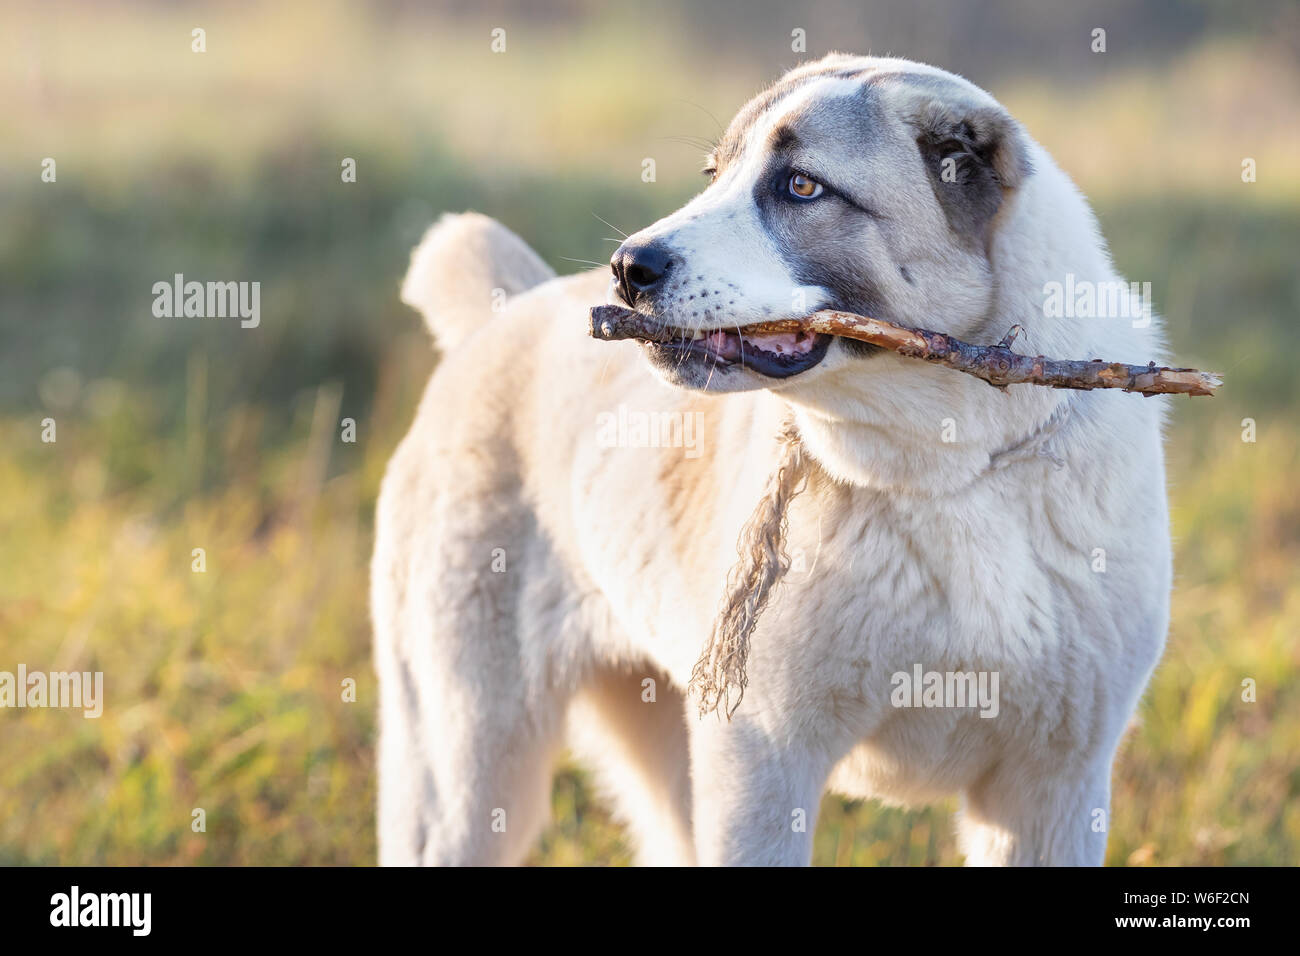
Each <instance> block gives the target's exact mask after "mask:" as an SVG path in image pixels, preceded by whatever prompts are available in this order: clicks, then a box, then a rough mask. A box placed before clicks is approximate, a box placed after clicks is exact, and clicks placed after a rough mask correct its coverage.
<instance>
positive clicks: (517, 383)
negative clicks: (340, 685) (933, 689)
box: [372, 144, 1171, 864]
mask: <svg viewBox="0 0 1300 956" xmlns="http://www.w3.org/2000/svg"><path fill="white" fill-rule="evenodd" d="M1029 149H1030V153H1031V161H1032V163H1033V166H1034V173H1033V175H1031V176H1030V177H1028V179H1027V180H1026V181H1025V183H1024V185H1023V186H1022V187H1021V188H1020V189H1019V190H1018V191H1017V192H1016V193H1015V195H1014V196H1013V197H1012V198H1011V199H1010V205H1009V207H1008V208H1007V209H1005V210H1004V211H1003V213H1002V214H1001V216H1000V222H999V226H998V232H997V236H996V240H995V242H996V247H995V250H994V255H993V258H994V260H995V261H996V262H997V263H999V266H998V272H997V275H996V291H995V293H994V295H995V301H994V305H993V307H994V314H995V316H996V317H997V318H999V319H1000V320H1001V323H1002V324H1003V325H1004V326H1005V327H1007V328H1009V327H1010V326H1011V325H1012V324H1015V323H1019V324H1021V325H1023V326H1024V327H1025V329H1026V337H1025V338H1024V339H1022V340H1021V341H1020V342H1019V343H1018V347H1019V348H1022V349H1026V350H1029V351H1033V352H1042V353H1044V354H1048V355H1054V356H1057V357H1064V358H1075V357H1092V356H1099V357H1105V358H1109V359H1119V360H1125V361H1131V362H1145V361H1147V360H1149V359H1152V358H1158V357H1159V354H1160V342H1159V339H1158V333H1157V332H1156V331H1155V326H1154V324H1153V325H1152V327H1150V328H1134V327H1132V325H1131V324H1130V323H1128V322H1126V321H1124V320H1119V319H1096V320H1088V321H1066V320H1045V319H1044V318H1043V317H1042V307H1041V303H1042V283H1043V281H1044V276H1054V275H1062V276H1063V275H1064V274H1065V273H1068V272H1072V273H1074V274H1075V275H1076V276H1078V277H1080V278H1088V279H1092V280H1095V281H1110V280H1113V279H1116V278H1118V277H1117V276H1116V274H1115V272H1114V270H1113V268H1112V266H1111V263H1110V260H1109V257H1108V255H1107V253H1106V250H1105V246H1104V243H1103V242H1102V240H1101V238H1100V236H1099V234H1098V232H1097V228H1096V224H1095V222H1094V219H1093V217H1092V214H1091V212H1090V211H1089V210H1088V208H1087V205H1086V203H1085V202H1084V201H1083V199H1082V197H1081V196H1080V195H1079V194H1078V192H1077V190H1076V189H1075V188H1074V187H1073V185H1072V184H1071V183H1070V181H1069V180H1068V178H1067V177H1066V176H1065V175H1064V174H1063V173H1062V172H1061V171H1060V170H1059V169H1058V168H1057V167H1056V165H1055V164H1054V163H1053V162H1052V160H1051V158H1050V157H1048V156H1047V155H1046V153H1045V152H1043V151H1042V150H1041V149H1040V148H1039V147H1037V146H1036V145H1033V144H1030V146H1029ZM706 195H708V194H707V193H706ZM713 201H715V200H713V199H711V200H710V202H713ZM716 201H721V199H718V200H716ZM686 208H687V209H691V208H692V207H690V206H688V207H686ZM746 237H749V238H752V236H751V235H750V233H748V232H745V231H743V230H742V231H739V232H738V233H737V241H738V242H744V241H746ZM470 240H472V243H471V244H473V245H474V246H475V247H476V248H480V249H486V250H488V251H487V253H486V258H485V259H482V260H480V261H479V262H478V265H479V266H480V267H481V268H480V269H479V272H478V273H476V275H477V278H476V279H475V281H474V283H473V284H465V283H460V284H454V283H455V282H456V280H455V279H454V278H452V277H450V275H449V273H448V272H446V271H444V272H442V273H437V274H438V275H440V276H441V277H442V278H440V279H439V280H438V281H437V282H433V283H430V282H429V281H427V280H428V275H426V274H425V273H427V272H429V271H430V270H432V271H433V272H435V273H436V272H437V270H438V269H440V268H444V266H440V265H439V263H440V261H441V260H440V258H439V256H437V255H426V256H423V257H421V255H420V254H418V253H417V257H416V259H415V264H414V266H413V270H412V275H411V277H409V278H408V280H407V287H408V289H417V290H418V289H419V288H421V287H422V282H423V287H424V288H429V287H430V286H432V287H433V288H434V290H435V291H436V293H437V295H439V296H441V297H443V299H446V298H447V297H448V296H453V297H460V299H461V300H463V301H465V302H482V303H483V307H482V308H481V309H479V319H478V321H479V322H481V327H480V328H477V329H471V328H469V327H468V326H467V325H465V324H463V323H462V324H460V325H458V326H457V329H458V331H457V334H456V336H455V337H456V338H459V339H461V340H463V342H462V344H461V345H460V346H459V347H457V348H453V349H451V350H450V351H449V353H448V354H447V355H446V357H445V358H444V360H443V361H442V363H441V364H440V366H439V368H438V370H437V372H436V373H435V374H434V376H433V378H432V380H431V381H430V383H429V387H428V390H427V392H426V394H425V396H424V400H423V402H422V403H421V406H420V409H419V412H418V415H417V417H416V420H415V423H414V425H413V426H412V428H411V431H410V433H409V435H408V436H407V438H406V439H405V441H404V442H403V443H402V445H401V446H400V447H399V449H398V450H397V452H396V453H395V455H394V457H393V460H392V463H391V465H390V467H389V470H388V474H387V476H386V477H385V480H384V484H383V490H382V494H381V497H380V503H379V509H378V522H377V533H376V545H375V555H374V563H373V574H372V605H373V618H374V624H375V661H376V666H377V668H378V672H379V676H380V679H381V688H382V714H381V722H382V735H381V743H380V767H379V773H380V805H379V837H380V860H381V862H382V863H385V864H413V863H425V864H470V863H518V862H520V861H521V860H522V859H523V858H524V857H525V856H526V854H527V853H528V852H529V851H530V849H531V848H532V846H533V844H534V842H535V839H536V837H537V834H538V832H539V830H540V828H541V827H542V825H543V824H544V823H545V821H546V819H547V813H548V807H549V802H548V801H549V790H550V779H551V769H552V763H553V760H554V759H555V757H556V755H557V754H558V752H559V751H560V749H561V748H562V747H563V746H564V745H566V744H568V745H569V746H571V747H572V748H573V749H574V751H575V753H577V755H578V756H579V758H580V759H581V760H582V761H583V762H584V763H585V764H586V765H587V766H588V767H590V769H591V770H592V771H593V773H594V774H595V775H596V778H597V780H598V781H599V782H600V783H601V785H602V787H603V788H604V789H605V790H606V792H607V793H608V794H609V795H610V796H611V798H612V799H613V801H614V805H615V807H616V809H617V810H618V812H619V813H620V815H621V816H622V817H623V818H624V819H626V820H627V821H628V823H629V826H630V830H631V833H632V835H633V837H634V838H635V839H636V841H637V843H638V846H639V853H640V858H641V859H642V861H643V862H655V863H701V864H806V863H808V862H809V860H810V858H811V853H812V835H813V829H814V827H815V823H816V814H817V807H818V804H819V801H820V799H821V796H822V793H823V791H824V790H826V789H827V787H828V786H829V787H831V788H833V789H835V790H837V791H838V792H841V793H845V794H850V795H859V796H872V797H878V798H881V799H884V800H886V801H889V802H893V803H905V804H916V803H923V802H926V801H931V800H935V799H939V798H942V797H944V796H946V795H950V794H960V795H961V797H962V812H961V815H960V823H959V826H960V840H961V846H962V848H963V850H964V852H965V853H966V855H967V860H968V862H971V863H977V864H1098V863H1100V862H1101V860H1102V858H1103V855H1104V851H1105V845H1106V832H1105V829H1106V828H1108V826H1109V819H1108V815H1109V813H1110V809H1109V783H1110V770H1111V764H1112V761H1113V759H1114V756H1115V752H1116V748H1117V746H1118V744H1119V742H1120V738H1121V736H1122V734H1123V732H1124V729H1125V727H1126V725H1127V723H1128V721H1129V719H1130V717H1131V715H1132V713H1133V711H1134V708H1135V706H1136V704H1137V700H1138V697H1139V695H1140V694H1141V692H1142V689H1143V687H1144V686H1145V683H1146V680H1147V678H1148V676H1149V674H1150V672H1151V670H1152V668H1153V667H1154V665H1155V663H1156V661H1157V659H1158V658H1159V655H1160V652H1161V649H1162V646H1163V642H1164V636H1165V630H1166V626H1167V620H1168V598H1169V589H1170V576H1171V567H1170V551H1169V532H1168V519H1167V508H1166V502H1165V488H1164V468H1163V461H1162V450H1161V421H1162V413H1163V408H1164V403H1165V401H1166V400H1165V399H1159V398H1158V399H1148V398H1142V397H1139V396H1136V395H1129V394H1123V393H1119V392H1078V393H1075V392H1056V391H1052V390H1048V389H1040V388H1036V387H1032V386H1013V387H1012V388H1011V389H1010V390H1009V391H1007V392H1005V393H1003V392H1000V391H997V390H995V389H992V388H990V387H989V386H988V385H986V384H984V383H983V382H980V381H977V380H975V379H974V378H972V377H969V376H965V375H961V374H959V373H956V372H952V371H950V370H946V369H941V368H935V367H931V366H928V365H925V364H923V363H920V362H917V361H915V360H909V359H904V358H900V357H898V356H896V355H893V354H884V355H879V356H875V357H873V358H871V359H870V360H866V361H861V360H860V361H858V362H857V363H856V364H855V363H852V362H841V363H838V364H832V363H829V360H828V363H827V364H828V368H827V369H825V370H822V369H821V368H820V367H819V368H818V369H814V370H812V372H810V373H807V382H806V383H801V384H795V383H799V382H800V380H801V379H803V378H804V377H805V376H798V377H797V378H796V379H795V380H792V383H791V384H790V386H789V387H786V388H783V389H782V390H781V391H779V392H773V391H770V390H756V391H746V392H741V393H736V394H729V395H725V396H718V395H711V394H700V393H696V392H688V391H684V390H678V389H672V388H669V387H668V386H666V385H664V384H663V383H662V382H660V381H659V380H658V379H656V378H655V377H654V376H653V375H652V374H651V373H650V371H649V370H648V369H647V367H646V365H645V363H644V361H643V360H642V358H641V356H640V354H639V347H638V346H637V345H635V344H633V343H630V342H627V343H618V344H610V343H601V342H594V341H591V340H589V339H588V338H587V337H586V334H585V330H586V311H587V309H588V307H590V306H591V305H593V304H596V303H598V302H599V301H601V300H602V299H603V297H604V295H605V292H606V285H607V277H606V274H605V273H604V272H603V271H601V270H597V271H595V272H591V273H587V274H583V275H578V276H572V277H567V278H562V279H555V280H552V281H548V282H545V283H544V284H542V285H539V286H536V287H535V288H532V289H531V290H530V291H527V292H522V293H521V294H519V295H517V296H514V297H513V298H512V299H511V300H510V304H509V307H508V308H507V309H506V310H505V312H504V313H503V314H501V315H492V314H491V312H490V311H489V309H488V308H487V306H486V302H487V298H486V297H487V296H488V292H489V287H486V286H485V285H484V283H485V282H491V283H494V284H500V283H502V282H505V281H506V279H504V278H503V277H502V276H501V275H500V273H501V272H502V271H507V272H508V271H514V266H513V265H509V266H506V265H499V263H498V260H497V259H496V258H495V256H496V252H495V251H494V250H497V249H500V250H502V252H501V259H500V263H501V264H510V263H516V262H517V259H514V258H512V256H515V254H516V253H517V246H516V243H518V240H517V239H515V237H514V236H513V235H512V234H510V233H508V232H507V231H506V230H505V229H503V228H502V227H500V226H498V225H496V224H494V223H491V222H490V221H489V220H484V219H482V218H481V217H474V218H468V217H461V218H457V217H450V218H448V219H447V220H445V221H444V222H443V223H442V224H441V225H440V226H439V227H438V229H437V230H436V231H435V232H434V233H433V234H431V235H430V236H429V237H428V238H426V240H425V246H426V247H431V246H432V245H433V244H438V243H441V244H442V245H441V248H443V249H459V248H464V247H465V246H466V241H470ZM756 241H757V240H756ZM512 250H514V251H512ZM751 251H752V252H753V255H754V256H755V261H760V260H761V257H762V256H766V255H767V252H766V251H765V250H764V249H763V248H762V243H761V242H758V244H757V246H755V247H754V249H753V250H751ZM725 265H726V264H725V262H723V261H722V260H721V259H719V260H717V261H712V260H711V265H710V267H711V268H714V269H723V268H725ZM539 279H540V275H539V274H537V273H533V274H530V275H529V278H528V281H527V282H523V283H520V284H522V285H527V284H531V283H532V282H536V281H538V280H539ZM755 286H756V287H757V283H755ZM786 288H788V285H787V287H786ZM431 294H432V293H431ZM954 294H960V289H958V290H956V292H955V293H954ZM764 295H767V293H764ZM413 297H414V298H415V299H416V300H417V304H419V305H420V306H421V307H422V308H425V309H426V311H435V312H436V309H434V308H433V307H432V306H431V305H430V300H428V299H426V300H424V301H420V299H419V294H418V292H417V293H414V294H413ZM476 297H477V298H476ZM760 298H762V297H761V296H760ZM762 307H764V304H763V302H757V303H756V305H755V308H756V309H759V308H762ZM755 314H758V312H755ZM431 322H432V324H433V325H434V326H435V327H437V325H438V322H439V320H438V319H437V318H436V317H434V318H432V319H431ZM935 325H940V322H938V321H936V322H935ZM620 404H622V405H625V406H626V407H627V408H629V409H632V410H634V411H635V410H645V411H650V410H659V411H665V410H673V411H680V412H683V413H691V412H699V413H700V414H701V415H702V419H701V421H702V422H703V425H704V431H703V437H702V441H701V445H700V452H701V454H700V455H699V456H698V457H696V458H689V457H687V456H685V455H684V454H683V453H682V449H680V448H647V447H616V448H607V447H601V443H600V442H599V441H598V440H597V436H598V420H597V416H598V415H599V414H600V413H601V412H611V413H612V412H616V411H617V409H618V407H619V406H620ZM788 408H793V409H794V411H795V413H796V416H797V421H798V424H799V428H800V432H801V434H802V436H803V439H804V441H805V443H806V445H807V447H808V448H809V450H810V452H811V453H812V455H813V456H814V458H815V459H816V460H817V462H818V465H819V468H820V471H819V473H818V475H817V476H816V477H815V478H814V480H813V481H812V482H811V484H810V487H809V489H808V490H807V491H806V492H805V493H804V494H803V495H801V496H800V497H798V498H796V499H795V502H794V504H793V506H792V510H791V513H790V531H789V547H790V549H791V550H792V552H793V553H796V554H800V555H802V556H804V557H805V568H806V569H804V570H800V569H799V567H796V569H795V570H794V571H792V572H791V573H790V575H789V576H787V578H786V579H785V581H784V583H783V584H782V585H781V586H780V588H779V590H778V591H777V593H776V596H775V598H774V600H773V605H772V607H771V608H769V610H768V611H767V612H766V614H765V615H764V617H763V618H762V619H761V621H760V623H759V627H758V629H757V631H756V632H755V634H754V637H753V641H752V652H751V657H750V662H749V678H750V683H749V687H748V689H747V691H746V694H745V698H744V702H743V704H742V705H741V707H740V709H739V710H738V711H737V712H736V714H735V716H734V717H733V719H731V720H730V721H726V720H722V719H719V718H718V717H717V716H715V715H710V716H708V717H705V718H698V717H696V716H695V712H694V709H693V707H691V705H690V702H689V701H687V699H686V697H685V695H684V693H683V690H682V689H683V688H684V687H685V686H686V685H687V683H688V681H689V678H690V674H691V669H692V666H693V665H694V663H695V661H696V659H697V657H698V655H699V653H700V651H701V648H702V647H703V644H704V641H705V639H706V637H707V635H708V633H709V629H710V626H711V623H712V620H713V617H714V614H715V612H716V610H717V607H718V601H719V599H720V596H721V595H722V592H723V582H724V579H725V575H726V572H727V570H728V569H729V568H730V566H731V565H732V564H733V563H734V561H735V558H736V551H735V549H736V541H737V537H738V533H739V530H740V528H741V525H742V524H743V522H744V521H745V519H746V517H747V516H748V514H749V512H750V510H751V509H752V507H753V505H754V503H755V502H756V501H757V500H758V498H759V496H760V494H761V492H762V488H763V486H764V483H765V482H766V480H767V477H768V475H769V472H770V470H771V467H772V465H773V462H774V460H775V457H774V456H775V454H776V445H775V441H774V437H775V435H776V434H777V432H778V429H779V425H780V422H781V420H782V417H783V416H784V415H785V413H786V410H787V409H788ZM949 418H951V419H953V420H954V422H955V425H956V434H957V437H958V441H956V442H954V443H945V442H943V441H942V440H941V438H940V428H941V422H943V420H944V419H949ZM1054 460H1055V461H1056V462H1059V463H1060V467H1057V465H1056V464H1055V463H1054ZM1098 548H1100V549H1104V550H1105V555H1106V559H1105V560H1106V570H1105V572H1104V573H1097V572H1096V571H1094V570H1093V561H1094V557H1093V555H1094V549H1098ZM496 549H500V551H497V550H496ZM502 555H504V560H505V569H504V571H499V572H498V571H494V570H493V562H494V558H496V559H498V560H499V559H500V558H501V556H502ZM916 663H920V664H922V665H923V666H924V668H925V669H926V670H938V671H946V670H952V671H971V670H983V671H996V672H997V673H998V674H999V676H1000V709H999V713H998V716H997V717H996V718H994V719H985V718H980V717H979V716H978V715H977V714H975V713H974V712H972V711H969V710H955V709H898V708H895V707H893V706H891V703H890V675H892V674H893V673H895V672H898V671H910V670H911V669H912V667H913V665H914V664H916ZM646 681H652V682H653V685H652V686H653V691H654V698H655V700H654V702H646V701H645V700H644V699H643V698H644V697H645V696H646V694H647V691H646V687H647V686H650V685H647V684H646V683H645V682H646ZM801 813H802V815H803V817H804V819H806V826H805V827H804V828H803V829H800V828H799V827H798V826H797V825H796V824H797V822H798V820H799V818H800V814H801ZM502 820H504V830H502V829H501V827H500V826H499V824H500V822H501V821H502ZM1098 821H1100V822H1101V825H1102V829H1100V830H1099V829H1097V827H1098ZM494 822H495V823H497V824H498V826H495V827H494Z"/></svg>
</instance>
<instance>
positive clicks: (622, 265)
mask: <svg viewBox="0 0 1300 956" xmlns="http://www.w3.org/2000/svg"><path fill="white" fill-rule="evenodd" d="M672 264H673V258H672V256H671V255H669V254H668V250H667V249H665V248H664V247H663V246H661V245H659V244H658V243H654V242H652V243H649V244H648V245H644V246H629V245H628V244H627V243H626V242H625V243H623V245H621V246H619V247H618V248H617V249H616V250H615V251H614V255H613V257H612V258H611V259H610V260H609V265H610V268H611V269H613V270H614V280H615V282H617V284H618V290H619V294H620V295H621V296H622V297H623V301H624V302H626V303H627V304H628V305H630V306H635V305H636V304H637V300H638V299H639V298H642V297H644V296H648V295H652V294H653V293H654V292H656V291H657V290H658V289H659V287H660V286H661V285H662V284H663V281H664V278H665V277H666V276H667V275H668V273H669V271H670V270H671V269H672Z"/></svg>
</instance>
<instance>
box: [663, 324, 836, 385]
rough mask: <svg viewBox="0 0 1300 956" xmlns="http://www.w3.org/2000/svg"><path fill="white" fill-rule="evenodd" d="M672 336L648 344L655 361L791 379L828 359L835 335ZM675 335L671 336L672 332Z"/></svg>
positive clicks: (681, 332) (716, 332)
mask: <svg viewBox="0 0 1300 956" xmlns="http://www.w3.org/2000/svg"><path fill="white" fill-rule="evenodd" d="M668 331H669V333H670V335H669V337H665V338H662V339H660V340H658V341H647V342H645V347H646V350H647V351H649V352H650V354H651V356H652V357H653V358H656V359H659V360H660V361H670V362H673V363H674V364H676V365H679V366H680V365H682V364H685V363H687V362H700V363H703V364H705V365H707V366H709V367H710V368H717V369H729V368H747V369H752V370H753V371H755V372H757V373H758V374H760V375H765V376H767V377H768V378H790V377H791V376H792V375H798V374H799V373H800V372H806V371H808V369H810V368H812V367H813V366H814V365H816V364H817V363H818V362H820V361H821V360H822V359H824V358H825V357H826V351H827V349H829V348H830V344H831V339H832V338H834V336H831V335H823V334H821V333H819V332H806V331H798V332H763V333H758V332H755V333H749V332H746V331H745V327H744V326H741V327H739V328H737V329H704V330H700V331H691V330H688V329H676V330H668ZM674 331H675V332H676V333H677V334H676V335H672V334H671V333H672V332H674Z"/></svg>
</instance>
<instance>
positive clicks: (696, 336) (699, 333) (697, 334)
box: [691, 329, 704, 342]
mask: <svg viewBox="0 0 1300 956" xmlns="http://www.w3.org/2000/svg"><path fill="white" fill-rule="evenodd" d="M702 338H704V332H702V331H701V330H700V329H696V330H695V332H694V334H693V335H691V341H692V342H698V341H699V340H700V339H702Z"/></svg>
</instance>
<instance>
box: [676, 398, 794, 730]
mask: <svg viewBox="0 0 1300 956" xmlns="http://www.w3.org/2000/svg"><path fill="white" fill-rule="evenodd" d="M779 441H780V444H781V458H780V461H779V463H778V464H777V467H776V471H775V472H773V473H772V477H771V478H770V479H768V483H767V488H766V490H765V491H764V492H763V497H762V498H761V499H759V502H758V506H757V507H755V508H754V513H753V514H752V515H750V517H749V520H748V521H747V522H745V526H744V527H743V528H742V529H741V531H740V539H739V541H738V542H737V544H736V551H737V552H738V553H739V555H740V560H739V561H738V562H737V563H736V564H735V566H734V567H732V569H731V571H730V572H729V573H728V574H727V590H726V593H725V595H724V596H723V600H722V604H721V606H720V607H719V609H718V617H717V620H716V621H714V624H713V632H712V633H711V634H710V635H709V642H708V643H707V644H706V645H705V646H704V653H703V654H701V655H700V659H699V660H698V661H697V662H696V664H695V669H694V670H693V671H692V672H691V684H690V690H691V693H692V694H693V695H694V696H695V698H696V701H697V703H698V704H699V708H700V714H701V715H703V714H707V713H709V712H710V711H716V710H717V709H718V707H719V706H721V707H722V712H723V713H724V714H726V716H727V719H728V720H730V719H731V715H732V714H734V713H735V712H736V708H737V707H739V706H740V702H741V700H743V699H744V697H745V685H746V684H747V683H748V682H749V678H748V675H747V674H746V672H745V663H746V661H747V660H748V659H749V638H750V635H751V634H753V633H754V628H755V627H756V626H757V625H758V618H759V616H760V615H761V614H762V613H763V610H764V609H765V608H766V607H767V605H768V601H769V599H770V598H771V596H772V588H773V587H774V586H775V585H776V584H777V583H778V582H779V581H780V580H781V579H782V578H783V577H785V574H786V572H787V571H789V570H790V556H789V555H788V554H786V552H785V538H786V532H787V531H788V530H789V524H790V521H789V510H790V502H791V501H793V500H794V498H795V496H796V495H798V494H799V493H800V492H801V491H803V490H804V488H805V487H807V484H808V472H809V461H808V456H807V454H806V453H805V452H804V448H803V444H802V443H801V442H800V440H799V432H798V430H797V429H796V428H795V424H794V420H793V419H791V418H787V419H786V420H785V422H784V424H783V425H782V427H781V434H780V436H779ZM733 692H734V693H735V695H736V700H735V702H734V703H733V702H732V700H731V695H732V693H733Z"/></svg>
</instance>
